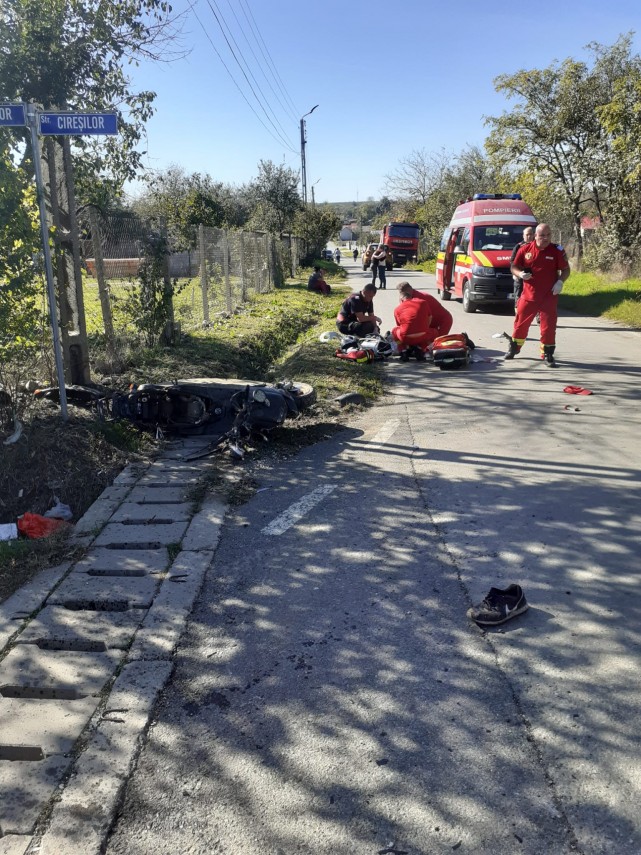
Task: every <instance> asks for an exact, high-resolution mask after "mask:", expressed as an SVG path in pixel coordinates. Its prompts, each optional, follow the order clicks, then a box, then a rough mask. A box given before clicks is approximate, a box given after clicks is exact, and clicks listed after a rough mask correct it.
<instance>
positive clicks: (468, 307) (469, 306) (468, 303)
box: [463, 283, 476, 312]
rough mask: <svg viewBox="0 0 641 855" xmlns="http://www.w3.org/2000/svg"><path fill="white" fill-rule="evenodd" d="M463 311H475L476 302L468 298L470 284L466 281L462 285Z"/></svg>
mask: <svg viewBox="0 0 641 855" xmlns="http://www.w3.org/2000/svg"><path fill="white" fill-rule="evenodd" d="M463 311H464V312H475V311H476V303H475V302H474V301H473V300H470V286H469V285H468V284H467V283H465V285H464V286H463Z"/></svg>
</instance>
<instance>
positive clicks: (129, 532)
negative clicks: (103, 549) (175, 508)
mask: <svg viewBox="0 0 641 855" xmlns="http://www.w3.org/2000/svg"><path fill="white" fill-rule="evenodd" d="M186 529H187V522H186V520H185V521H182V522H175V523H168V524H166V525H162V524H157V523H152V524H150V525H127V524H126V523H108V524H107V525H106V526H105V527H104V529H103V530H102V532H101V533H100V534H99V535H98V537H97V538H96V540H95V541H94V543H95V545H96V546H115V547H117V548H122V549H127V548H132V547H133V548H134V549H135V548H136V547H137V546H138V547H139V548H142V549H149V548H152V549H157V548H158V547H161V546H168V545H169V544H170V543H179V542H180V540H181V539H182V536H183V534H184V533H185V530H186Z"/></svg>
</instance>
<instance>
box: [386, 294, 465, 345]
mask: <svg viewBox="0 0 641 855" xmlns="http://www.w3.org/2000/svg"><path fill="white" fill-rule="evenodd" d="M396 288H397V290H398V292H399V294H398V296H399V300H400V302H399V304H398V306H397V307H396V308H395V309H394V320H395V321H396V323H397V326H395V327H394V329H393V330H392V337H393V339H394V341H396V343H397V345H398V352H399V355H400V357H401V361H402V362H407V361H408V360H409V357H410V356H415V357H416V359H418V360H423V359H425V352H426V350H427V349H428V347H429V345H430V344H431V343H432V342H433V341H434V339H435V338H437V337H438V336H441V335H446V334H447V333H448V332H449V331H450V330H451V329H452V321H453V319H452V315H451V314H450V313H449V312H448V311H447V309H445V308H444V307H443V306H442V305H441V304H440V303H439V301H438V300H436V299H435V298H434V297H432V296H431V295H430V294H424V293H423V292H422V291H415V290H414V288H412V286H411V285H410V283H409V282H399V283H398V285H397V286H396Z"/></svg>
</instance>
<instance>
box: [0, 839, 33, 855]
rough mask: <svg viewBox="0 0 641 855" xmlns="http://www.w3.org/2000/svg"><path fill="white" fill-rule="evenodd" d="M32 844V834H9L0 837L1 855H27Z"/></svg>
mask: <svg viewBox="0 0 641 855" xmlns="http://www.w3.org/2000/svg"><path fill="white" fill-rule="evenodd" d="M29 846H31V835H24V834H8V835H7V836H6V837H2V838H0V855H25V853H26V851H27V849H28V848H29Z"/></svg>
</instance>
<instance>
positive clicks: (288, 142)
mask: <svg viewBox="0 0 641 855" xmlns="http://www.w3.org/2000/svg"><path fill="white" fill-rule="evenodd" d="M207 5H208V6H209V8H210V9H211V12H212V15H213V16H214V18H215V19H216V23H217V24H218V26H219V27H220V31H221V33H222V34H223V38H224V39H225V41H226V42H227V47H228V48H229V50H230V51H231V54H232V56H233V57H234V60H235V61H236V65H237V66H238V67H239V68H240V70H241V71H242V73H243V77H244V78H245V80H246V81H247V85H248V86H249V88H250V89H251V91H252V93H253V95H254V98H255V99H256V101H257V102H258V105H259V107H260V108H261V110H262V111H263V113H264V114H265V118H266V119H267V121H268V122H269V124H270V125H271V126H272V127H273V129H274V130H275V131H276V134H277V135H278V136H279V137H280V140H281V142H282V143H283V144H284V145H285V146H286V147H287V148H288V149H289V150H290V151H295V149H294V148H293V144H292V143H291V141H286V140H285V139H284V138H283V137H281V135H280V133H279V131H278V128H277V127H276V125H275V124H274V123H273V122H272V120H271V119H270V117H269V115H268V114H267V110H265V107H264V106H263V103H262V101H261V100H260V98H259V97H258V95H257V94H256V90H255V89H254V87H253V86H252V85H251V82H250V80H249V78H248V77H247V74H246V73H245V69H244V68H243V67H242V65H241V64H240V61H239V59H238V57H237V56H236V53H235V51H234V49H233V47H232V46H231V44H230V43H229V39H228V38H227V34H226V33H225V30H224V28H223V25H222V24H221V22H220V18H219V17H218V15H217V14H216V10H215V9H214V7H213V6H212V3H211V0H207Z"/></svg>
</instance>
